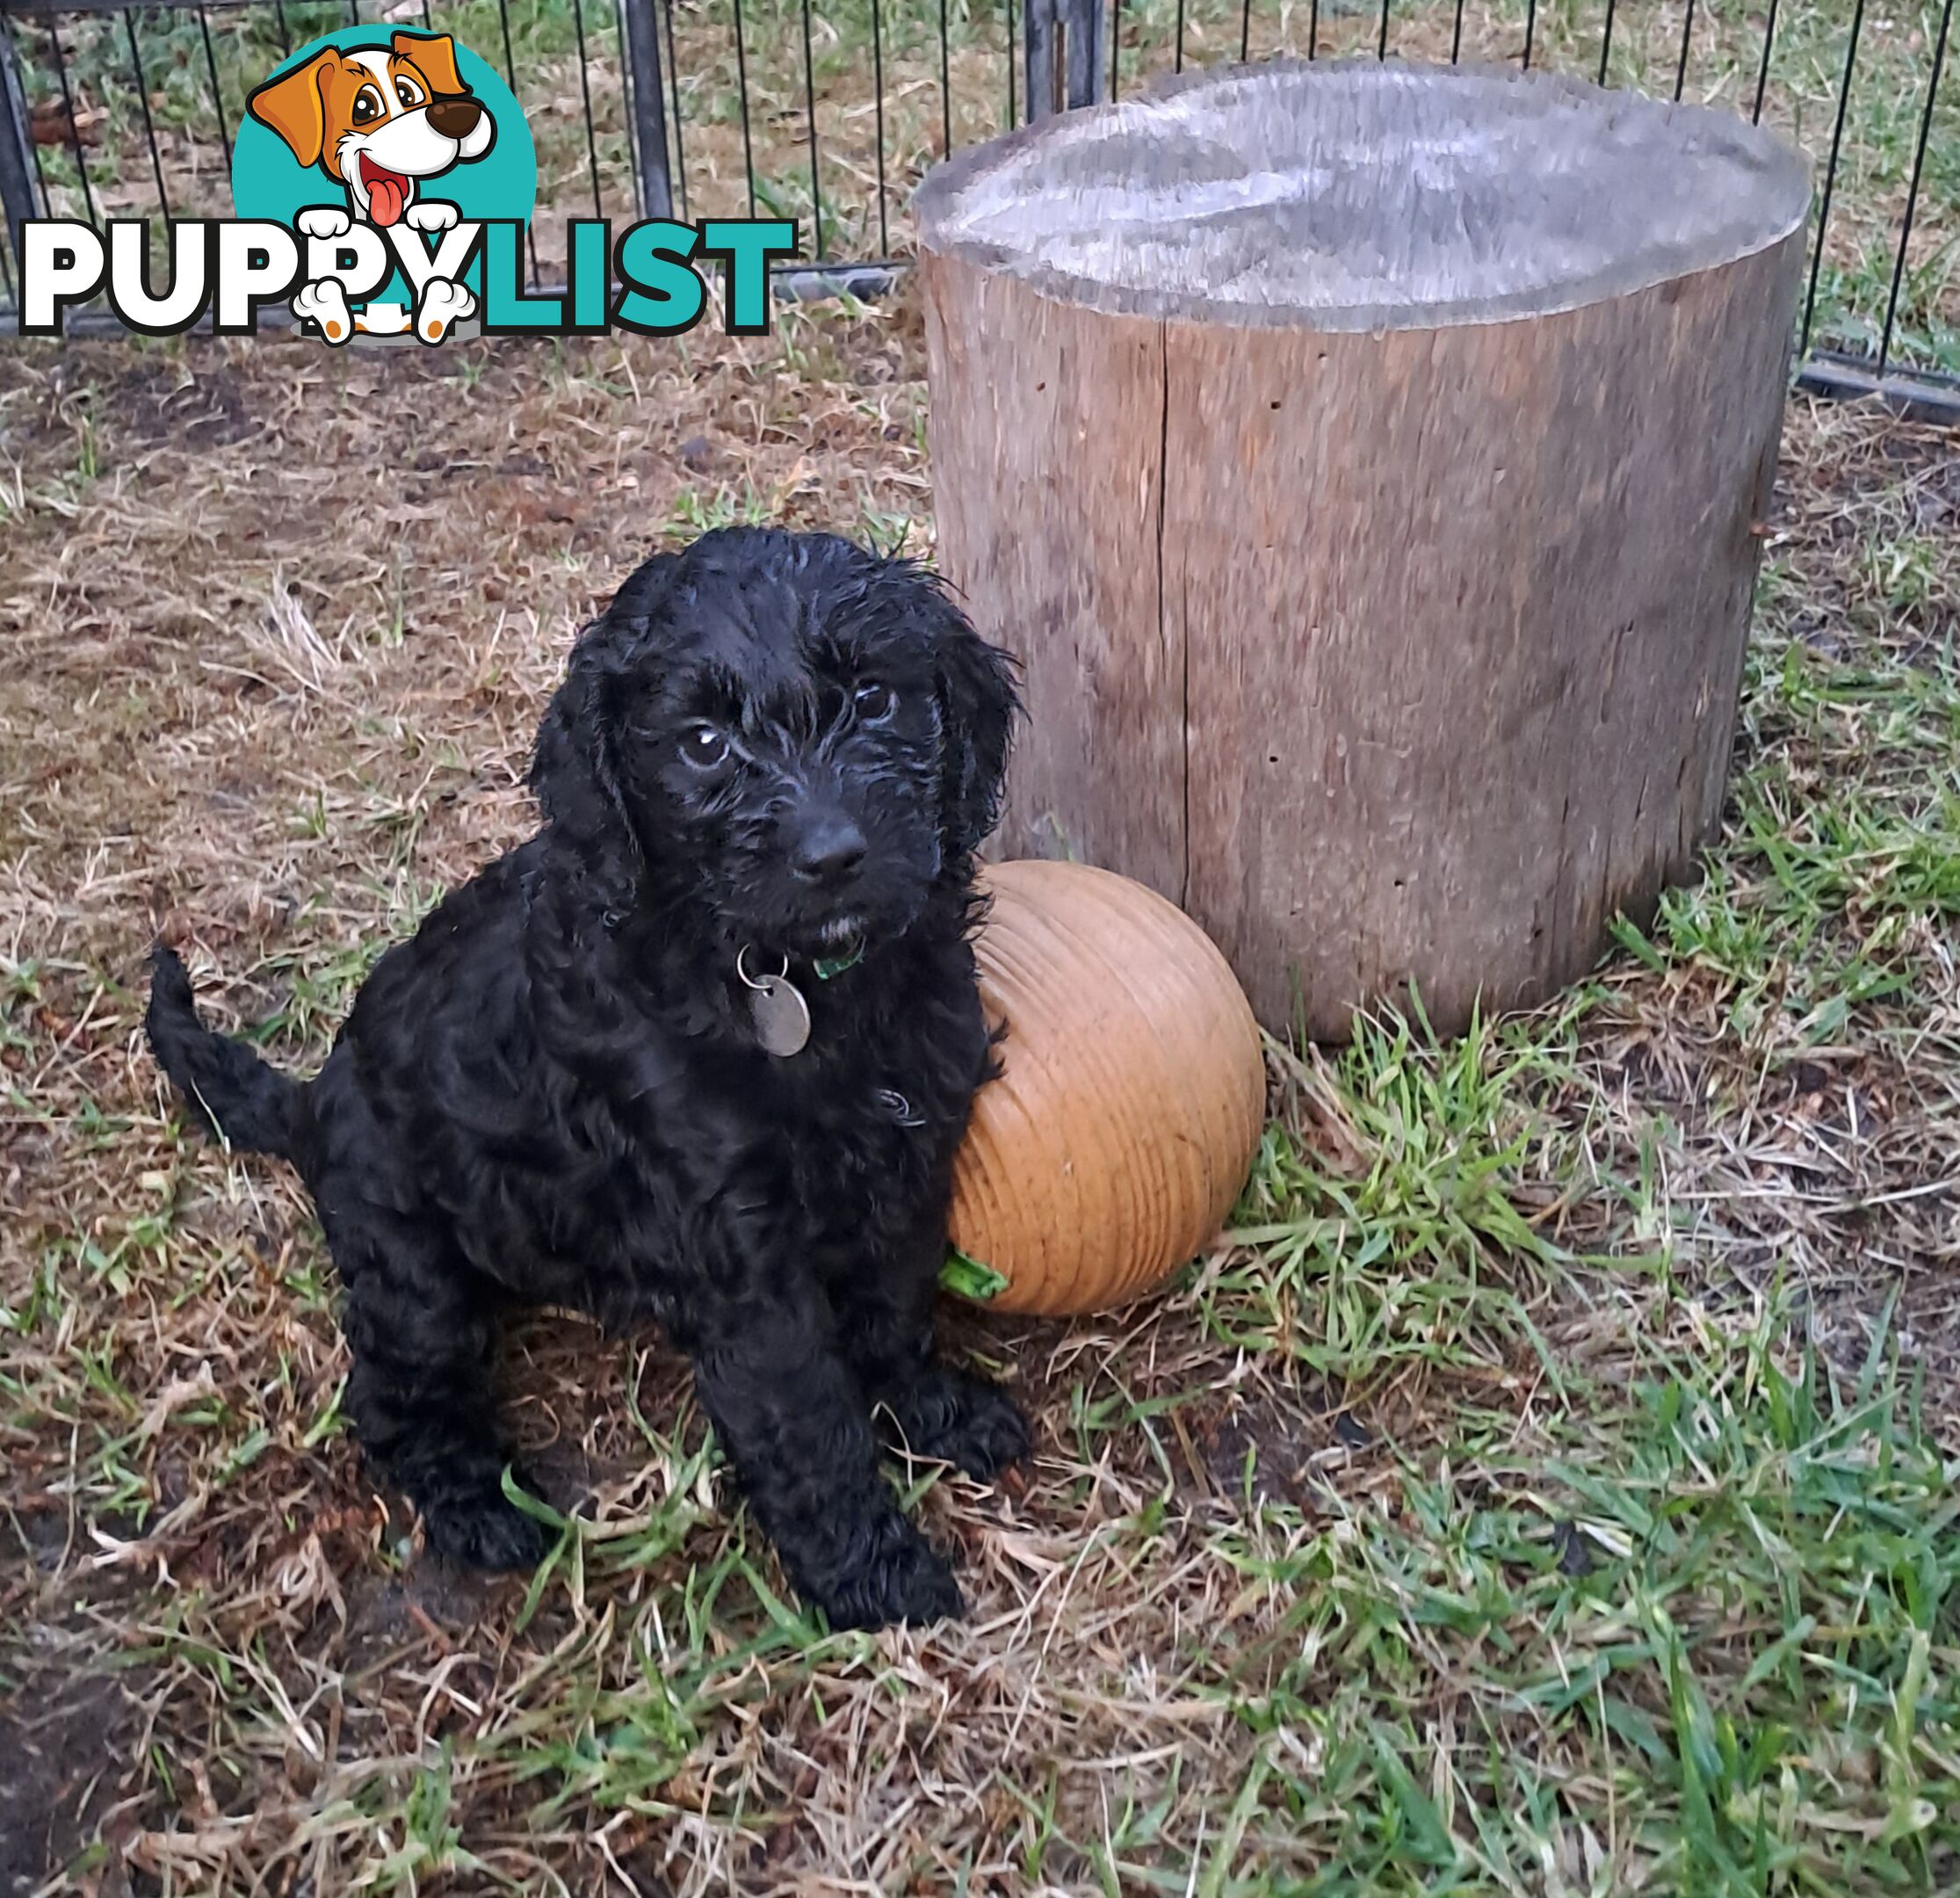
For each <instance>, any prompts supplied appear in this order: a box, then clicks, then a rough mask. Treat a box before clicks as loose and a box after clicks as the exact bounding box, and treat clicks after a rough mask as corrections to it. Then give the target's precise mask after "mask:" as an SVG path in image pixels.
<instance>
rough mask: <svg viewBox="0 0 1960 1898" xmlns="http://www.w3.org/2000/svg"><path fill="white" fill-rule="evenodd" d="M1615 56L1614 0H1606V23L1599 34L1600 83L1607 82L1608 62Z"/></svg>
mask: <svg viewBox="0 0 1960 1898" xmlns="http://www.w3.org/2000/svg"><path fill="white" fill-rule="evenodd" d="M1612 57H1613V0H1606V25H1605V28H1604V30H1603V31H1602V33H1601V34H1600V36H1599V83H1601V84H1602V85H1604V84H1605V83H1606V67H1607V62H1609V60H1611V58H1612Z"/></svg>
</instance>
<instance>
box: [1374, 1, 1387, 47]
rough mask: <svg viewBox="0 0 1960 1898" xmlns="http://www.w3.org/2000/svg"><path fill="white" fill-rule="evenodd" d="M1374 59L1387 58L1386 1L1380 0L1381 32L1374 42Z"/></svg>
mask: <svg viewBox="0 0 1960 1898" xmlns="http://www.w3.org/2000/svg"><path fill="white" fill-rule="evenodd" d="M1375 57H1376V58H1377V59H1378V60H1385V59H1386V58H1387V57H1388V0H1382V24H1381V32H1380V33H1379V34H1378V36H1377V38H1376V40H1375Z"/></svg>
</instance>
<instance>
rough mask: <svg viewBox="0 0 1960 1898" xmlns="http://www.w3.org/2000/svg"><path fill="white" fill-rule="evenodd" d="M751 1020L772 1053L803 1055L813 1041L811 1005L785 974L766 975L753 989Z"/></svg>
mask: <svg viewBox="0 0 1960 1898" xmlns="http://www.w3.org/2000/svg"><path fill="white" fill-rule="evenodd" d="M749 1018H750V1019H751V1020H752V1021H753V1022H754V1023H755V1024H756V1040H758V1041H760V1042H761V1043H762V1045H763V1047H764V1048H766V1049H767V1050H768V1051H769V1053H770V1054H777V1055H790V1054H800V1053H801V1052H802V1051H803V1049H804V1047H806V1045H807V1043H808V1041H809V1040H810V1004H809V1003H807V1002H806V1001H805V1000H804V999H803V991H802V990H801V989H799V988H798V987H797V986H796V984H795V983H794V982H791V981H790V980H789V979H788V978H787V977H786V976H783V975H765V976H763V978H762V980H761V981H760V982H753V983H751V984H750V986H749Z"/></svg>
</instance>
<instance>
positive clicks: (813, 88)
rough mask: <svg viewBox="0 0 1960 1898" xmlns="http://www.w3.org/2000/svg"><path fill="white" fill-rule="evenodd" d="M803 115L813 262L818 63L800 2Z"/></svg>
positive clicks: (819, 248)
mask: <svg viewBox="0 0 1960 1898" xmlns="http://www.w3.org/2000/svg"><path fill="white" fill-rule="evenodd" d="M803 111H804V116H805V119H806V122H807V124H808V126H809V128H810V217H811V220H812V222H813V224H814V228H815V231H816V240H817V245H816V249H815V250H813V251H812V252H811V253H810V255H811V257H812V259H813V260H814V261H821V258H822V257H823V185H822V181H821V178H820V177H819V176H818V164H817V61H816V54H815V52H814V49H813V47H811V44H810V0H803Z"/></svg>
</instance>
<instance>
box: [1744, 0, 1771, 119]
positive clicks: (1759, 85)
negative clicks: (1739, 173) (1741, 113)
mask: <svg viewBox="0 0 1960 1898" xmlns="http://www.w3.org/2000/svg"><path fill="white" fill-rule="evenodd" d="M1775 45H1776V0H1769V18H1768V19H1766V20H1765V21H1764V22H1763V25H1762V64H1761V66H1759V67H1757V69H1756V103H1755V106H1754V110H1752V111H1751V112H1750V114H1749V123H1750V124H1751V125H1761V123H1762V96H1763V94H1764V93H1765V92H1766V91H1768V89H1769V49H1770V47H1773V46H1775Z"/></svg>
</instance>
